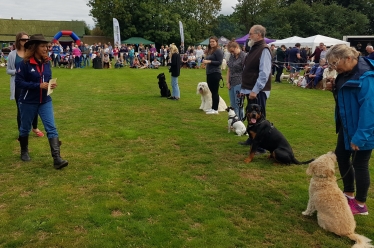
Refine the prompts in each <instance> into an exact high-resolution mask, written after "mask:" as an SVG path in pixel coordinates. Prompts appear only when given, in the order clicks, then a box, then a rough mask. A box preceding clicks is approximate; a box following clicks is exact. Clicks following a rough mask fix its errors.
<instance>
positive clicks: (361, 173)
mask: <svg viewBox="0 0 374 248" xmlns="http://www.w3.org/2000/svg"><path fill="white" fill-rule="evenodd" d="M343 132H344V131H343V129H342V128H341V129H340V130H339V134H338V141H337V144H336V149H335V154H336V157H337V160H338V165H339V171H340V175H341V176H342V177H343V176H344V175H345V176H344V178H343V185H344V192H349V193H354V192H355V182H356V188H357V190H356V197H355V198H356V200H358V201H360V202H366V198H367V194H368V190H369V186H370V173H369V160H370V156H371V152H372V150H359V151H356V152H355V151H350V150H349V151H348V150H346V149H345V146H344V134H343ZM351 157H352V160H353V161H352V163H353V164H352V165H353V168H351Z"/></svg>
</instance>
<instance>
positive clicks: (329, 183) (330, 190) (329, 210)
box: [302, 152, 374, 248]
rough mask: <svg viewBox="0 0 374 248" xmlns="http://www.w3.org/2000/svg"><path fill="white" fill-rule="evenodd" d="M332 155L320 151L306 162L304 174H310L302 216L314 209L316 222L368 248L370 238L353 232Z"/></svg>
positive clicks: (352, 225) (311, 212) (352, 220)
mask: <svg viewBox="0 0 374 248" xmlns="http://www.w3.org/2000/svg"><path fill="white" fill-rule="evenodd" d="M335 163H336V155H335V154H334V153H333V152H329V153H327V154H324V155H322V156H320V157H319V158H317V159H316V160H314V161H313V162H311V163H310V164H309V167H308V169H307V170H306V173H307V174H308V175H311V176H312V179H310V185H309V201H308V207H307V209H306V210H305V211H304V212H302V214H303V215H312V214H313V213H314V212H315V211H317V220H318V225H319V226H320V227H322V228H323V229H325V230H327V231H330V232H333V233H335V234H337V235H339V236H347V237H348V238H350V239H351V240H354V241H356V244H355V245H354V246H352V248H370V247H371V248H372V247H374V246H373V245H371V244H370V241H371V240H370V239H368V238H366V237H364V236H362V235H359V234H357V233H355V228H356V221H355V219H354V217H353V214H352V212H351V209H350V207H349V205H348V201H347V199H346V197H345V196H344V194H343V192H342V191H341V190H340V189H339V187H338V184H337V183H336V177H335Z"/></svg>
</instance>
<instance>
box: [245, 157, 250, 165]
mask: <svg viewBox="0 0 374 248" xmlns="http://www.w3.org/2000/svg"><path fill="white" fill-rule="evenodd" d="M250 162H252V159H251V158H246V159H244V163H246V164H249V163H250Z"/></svg>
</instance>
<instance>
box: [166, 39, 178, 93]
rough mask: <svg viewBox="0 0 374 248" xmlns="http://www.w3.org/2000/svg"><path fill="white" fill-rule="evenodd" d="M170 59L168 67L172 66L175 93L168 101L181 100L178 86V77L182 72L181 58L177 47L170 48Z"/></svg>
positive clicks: (172, 85)
mask: <svg viewBox="0 0 374 248" xmlns="http://www.w3.org/2000/svg"><path fill="white" fill-rule="evenodd" d="M170 58H171V59H170V63H168V66H170V69H169V72H170V73H171V88H172V91H173V92H172V94H171V96H170V97H168V98H167V99H170V100H179V98H180V97H181V96H180V91H179V86H178V77H179V75H180V70H181V57H180V55H179V51H178V48H177V47H176V46H175V45H171V46H170Z"/></svg>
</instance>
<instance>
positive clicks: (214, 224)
mask: <svg viewBox="0 0 374 248" xmlns="http://www.w3.org/2000/svg"><path fill="white" fill-rule="evenodd" d="M160 72H165V74H166V75H167V82H168V85H169V87H170V88H171V85H170V75H169V74H168V72H167V68H161V69H159V70H135V69H128V68H124V69H119V70H116V69H109V70H94V69H92V68H84V69H74V70H68V69H62V68H61V69H59V68H54V69H53V76H54V77H57V82H58V88H57V89H56V90H55V91H54V93H53V94H52V98H53V104H54V111H55V120H56V125H57V128H58V131H59V135H60V139H61V140H62V143H63V144H62V147H61V155H62V157H63V158H64V159H66V160H68V161H69V166H68V167H66V168H64V169H63V170H61V171H56V170H55V169H54V168H53V166H52V158H51V155H50V149H49V144H48V141H47V138H46V137H43V138H38V137H35V135H33V134H31V135H30V140H29V142H30V144H29V150H30V156H31V159H32V160H31V161H30V162H26V163H25V162H22V161H21V160H20V158H19V150H20V149H19V144H18V141H16V137H17V135H18V132H17V128H16V126H17V124H16V106H15V102H14V101H10V100H9V76H8V75H7V74H6V73H5V69H4V68H1V69H0V81H1V82H2V83H1V84H0V109H1V122H0V123H1V128H0V137H1V142H0V170H1V173H0V185H1V190H0V246H1V247H279V248H282V247H284V248H289V247H302V248H304V247H315V248H319V247H350V246H351V245H352V242H351V241H350V240H349V239H348V238H345V237H344V238H341V237H339V236H336V235H335V234H332V233H328V232H326V231H324V230H323V229H321V228H320V227H319V226H318V224H317V220H316V216H315V215H314V216H313V217H304V216H302V215H301V212H302V211H304V210H305V208H306V205H307V201H308V186H309V180H310V177H309V176H307V175H306V174H305V170H306V168H307V165H302V166H296V165H292V166H280V165H277V164H274V163H273V162H272V161H271V160H268V159H267V156H264V155H262V156H261V155H260V156H256V157H255V159H254V161H253V162H252V163H250V164H245V163H244V162H243V160H244V159H245V157H246V156H247V154H248V150H249V148H248V147H242V146H240V145H238V144H237V142H239V141H244V140H245V139H246V138H244V137H237V136H235V135H234V134H233V133H227V114H226V112H221V113H220V114H219V115H213V116H210V115H206V114H205V113H204V112H203V111H201V110H199V109H198V108H199V106H200V96H199V95H197V94H196V85H197V83H198V82H201V81H205V80H206V79H205V78H206V76H205V70H198V69H197V70H188V69H183V70H182V71H181V76H180V77H179V85H180V90H181V100H180V101H171V100H167V99H165V98H161V97H160V93H159V89H158V84H157V79H156V76H157V75H158V73H160ZM272 87H273V88H272V91H271V96H270V99H268V102H267V104H268V105H267V115H268V116H267V117H268V119H269V120H270V121H271V122H273V123H274V125H275V126H276V127H277V128H278V129H279V130H280V131H281V132H282V133H283V134H284V135H285V137H287V139H288V141H289V142H290V144H291V146H292V147H293V150H294V153H295V156H296V158H297V159H298V160H300V161H305V160H308V159H310V158H313V157H318V156H320V155H322V154H324V153H326V152H328V151H331V150H334V148H335V143H336V134H335V125H334V114H333V111H334V101H333V98H332V95H331V93H330V92H324V91H317V90H305V89H301V88H298V87H295V86H291V85H290V84H288V83H286V82H284V83H282V84H273V86H272ZM220 95H221V96H222V97H223V99H224V100H225V101H226V103H227V104H228V105H229V98H228V92H227V89H220ZM39 127H40V129H42V130H43V131H44V129H43V125H42V123H41V121H39ZM370 170H371V173H373V168H372V166H371V168H370ZM337 176H338V173H337ZM339 185H340V186H341V181H339ZM373 199H374V187H372V188H371V189H370V191H369V197H368V202H367V204H368V207H369V212H370V213H371V214H370V215H368V216H356V217H355V219H356V221H357V229H356V231H357V233H359V234H362V235H365V236H367V237H369V238H374V217H373V214H372V213H374V200H373ZM331 200H332V201H333V200H334V199H331Z"/></svg>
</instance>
